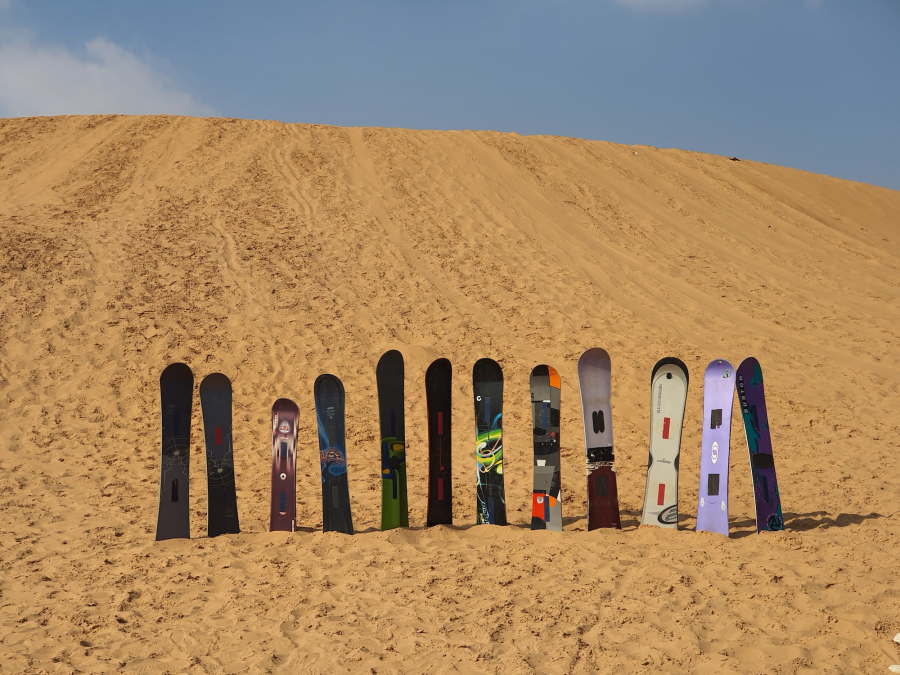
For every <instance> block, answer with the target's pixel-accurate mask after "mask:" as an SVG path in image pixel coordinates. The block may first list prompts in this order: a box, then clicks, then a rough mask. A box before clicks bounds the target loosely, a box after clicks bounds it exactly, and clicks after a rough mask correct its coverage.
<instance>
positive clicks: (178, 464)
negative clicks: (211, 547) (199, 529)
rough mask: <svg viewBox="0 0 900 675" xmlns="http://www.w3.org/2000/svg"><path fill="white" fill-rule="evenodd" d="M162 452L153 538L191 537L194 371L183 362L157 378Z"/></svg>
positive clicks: (167, 369) (159, 539)
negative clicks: (190, 484) (160, 407)
mask: <svg viewBox="0 0 900 675" xmlns="http://www.w3.org/2000/svg"><path fill="white" fill-rule="evenodd" d="M159 393H160V402H161V404H162V410H161V412H162V454H161V461H160V476H159V514H158V516H157V520H156V540H157V541H161V540H163V539H177V538H179V537H183V538H185V539H190V536H191V512H190V502H189V499H188V481H189V479H190V459H191V404H192V402H193V398H194V374H193V373H192V372H191V369H190V368H188V367H187V366H186V365H185V364H183V363H173V364H171V365H170V366H168V367H167V368H166V369H165V370H164V371H163V372H162V375H161V376H160V378H159Z"/></svg>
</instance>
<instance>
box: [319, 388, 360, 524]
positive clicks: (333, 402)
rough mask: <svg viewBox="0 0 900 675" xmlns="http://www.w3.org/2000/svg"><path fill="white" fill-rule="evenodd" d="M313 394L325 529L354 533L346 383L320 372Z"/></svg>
mask: <svg viewBox="0 0 900 675" xmlns="http://www.w3.org/2000/svg"><path fill="white" fill-rule="evenodd" d="M313 394H314V397H315V401H316V424H317V427H318V434H319V465H320V468H321V470H322V531H323V532H342V533H344V534H353V517H352V514H351V512H350V484H349V482H348V480H347V445H346V435H345V431H344V403H345V401H344V385H343V383H342V382H341V381H340V380H339V379H338V378H337V377H335V376H334V375H327V374H326V375H319V377H317V378H316V381H315V384H314V385H313Z"/></svg>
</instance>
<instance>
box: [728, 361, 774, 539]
mask: <svg viewBox="0 0 900 675" xmlns="http://www.w3.org/2000/svg"><path fill="white" fill-rule="evenodd" d="M737 390H738V401H739V403H740V405H741V416H742V417H743V418H744V433H745V436H746V438H747V449H748V450H749V451H750V472H751V473H752V474H753V497H754V498H755V500H756V531H757V532H762V531H763V530H783V529H784V518H783V517H782V515H781V496H780V495H779V493H778V480H777V479H776V478H775V461H774V460H773V458H772V437H771V436H770V435H769V417H768V415H767V414H766V396H765V392H764V391H763V378H762V369H760V367H759V361H757V360H756V359H755V358H753V357H752V356H751V357H750V358H747V359H744V360H743V361H741V365H739V366H738V369H737Z"/></svg>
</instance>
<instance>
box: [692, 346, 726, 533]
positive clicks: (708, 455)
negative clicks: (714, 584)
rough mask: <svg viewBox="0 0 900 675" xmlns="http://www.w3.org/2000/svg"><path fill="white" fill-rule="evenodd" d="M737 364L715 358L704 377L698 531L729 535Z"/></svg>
mask: <svg viewBox="0 0 900 675" xmlns="http://www.w3.org/2000/svg"><path fill="white" fill-rule="evenodd" d="M733 402H734V367H733V366H732V365H731V364H730V363H728V361H725V360H722V359H716V360H715V361H713V362H711V363H710V364H709V365H708V366H707V367H706V373H705V374H704V376H703V443H702V447H701V449H700V490H699V495H698V502H697V531H698V532H699V531H701V530H706V531H708V532H718V533H719V534H724V535H725V536H726V537H727V536H728V456H729V451H730V443H731V405H732V403H733Z"/></svg>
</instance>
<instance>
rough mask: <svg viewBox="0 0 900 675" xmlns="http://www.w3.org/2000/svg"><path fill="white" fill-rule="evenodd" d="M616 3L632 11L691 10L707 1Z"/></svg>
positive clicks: (629, 0)
mask: <svg viewBox="0 0 900 675" xmlns="http://www.w3.org/2000/svg"><path fill="white" fill-rule="evenodd" d="M616 2H617V3H619V4H620V5H623V6H625V7H630V8H632V9H662V10H675V11H677V10H682V9H693V8H694V7H700V6H701V5H705V4H706V3H707V0H616Z"/></svg>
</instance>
